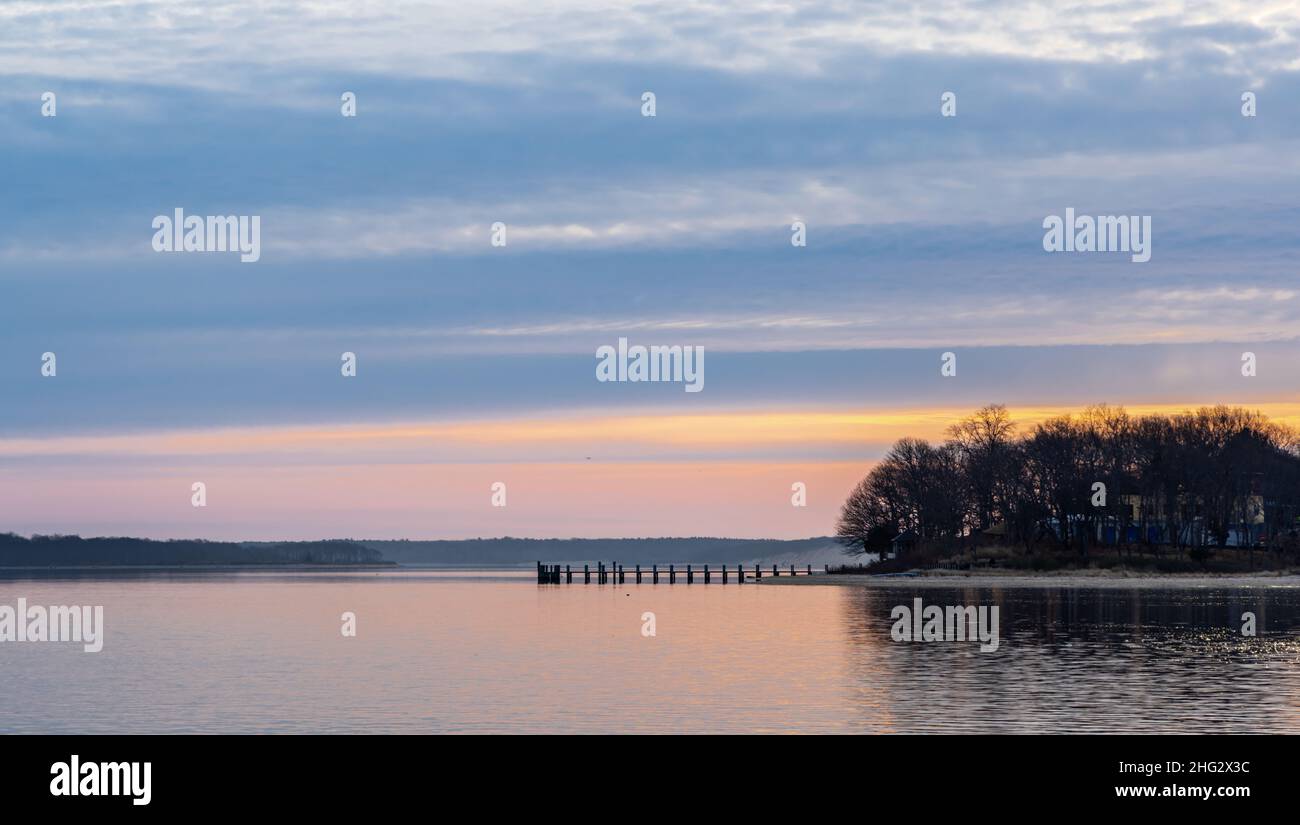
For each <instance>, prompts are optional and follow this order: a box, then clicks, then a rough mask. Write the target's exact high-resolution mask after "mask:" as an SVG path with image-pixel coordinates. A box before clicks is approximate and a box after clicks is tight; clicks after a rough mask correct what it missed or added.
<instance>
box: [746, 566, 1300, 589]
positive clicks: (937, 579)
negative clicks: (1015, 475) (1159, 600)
mask: <svg viewBox="0 0 1300 825" xmlns="http://www.w3.org/2000/svg"><path fill="white" fill-rule="evenodd" d="M758 583H759V584H764V585H800V586H802V585H809V586H813V585H824V586H831V587H836V586H852V585H858V586H862V585H874V586H881V587H917V586H920V587H936V586H944V585H957V584H960V585H961V586H964V587H969V586H971V585H973V584H984V585H988V586H992V587H1007V586H1051V585H1056V586H1062V587H1076V586H1085V587H1124V586H1142V585H1149V584H1176V585H1179V586H1184V587H1185V586H1188V585H1195V584H1201V585H1204V586H1207V587H1222V586H1224V585H1250V586H1285V587H1300V571H1297V570H1280V571H1279V570H1260V571H1257V572H1253V573H1250V572H1240V573H1154V572H1151V571H1148V570H1115V569H1112V570H1096V569H1084V570H1050V571H1040V572H1033V571H1025V570H996V569H994V570H980V571H956V570H918V571H916V575H898V574H884V575H881V574H876V575H872V574H866V573H843V574H838V573H837V574H826V573H823V574H820V575H815V576H798V577H789V576H778V577H767V576H764V577H763V578H762V579H761V580H760V581H759V582H758Z"/></svg>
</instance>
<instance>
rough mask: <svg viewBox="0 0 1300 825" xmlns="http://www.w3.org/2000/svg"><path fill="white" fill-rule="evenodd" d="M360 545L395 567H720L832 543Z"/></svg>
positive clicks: (612, 541)
mask: <svg viewBox="0 0 1300 825" xmlns="http://www.w3.org/2000/svg"><path fill="white" fill-rule="evenodd" d="M363 544H365V546H367V547H370V548H373V549H375V550H378V551H380V552H382V553H383V554H384V558H386V559H390V560H392V561H395V562H398V563H399V564H457V565H470V564H489V565H517V564H529V565H531V564H534V563H535V562H536V561H537V560H538V559H543V560H545V561H547V562H549V563H555V562H578V563H581V562H584V561H596V560H603V561H611V560H617V561H624V562H627V563H629V564H655V563H657V564H668V563H670V562H682V563H687V562H700V563H719V564H721V563H723V562H741V561H753V560H755V559H762V558H768V557H777V556H781V557H786V556H791V557H793V556H796V555H798V554H801V553H811V552H816V551H819V550H825V549H827V548H830V549H831V551H832V553H833V552H834V548H835V539H834V538H831V537H826V538H811V539H794V540H780V539H729V538H707V537H696V538H644V539H527V538H512V537H509V536H506V537H502V538H484V539H460V540H457V539H447V540H441V541H418V540H405V539H402V540H396V541H365V542H363Z"/></svg>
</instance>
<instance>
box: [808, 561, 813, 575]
mask: <svg viewBox="0 0 1300 825" xmlns="http://www.w3.org/2000/svg"><path fill="white" fill-rule="evenodd" d="M808 575H809V576H811V575H812V565H811V564H810V565H808Z"/></svg>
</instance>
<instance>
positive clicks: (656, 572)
mask: <svg viewBox="0 0 1300 825" xmlns="http://www.w3.org/2000/svg"><path fill="white" fill-rule="evenodd" d="M650 572H651V575H653V576H654V582H652V583H653V584H658V583H659V565H657V564H652V565H650Z"/></svg>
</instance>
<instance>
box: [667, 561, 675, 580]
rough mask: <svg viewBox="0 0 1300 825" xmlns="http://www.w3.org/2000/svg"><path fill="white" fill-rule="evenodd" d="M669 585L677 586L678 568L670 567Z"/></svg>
mask: <svg viewBox="0 0 1300 825" xmlns="http://www.w3.org/2000/svg"><path fill="white" fill-rule="evenodd" d="M668 583H669V584H677V568H675V567H674V566H673V565H671V564H670V565H668Z"/></svg>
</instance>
